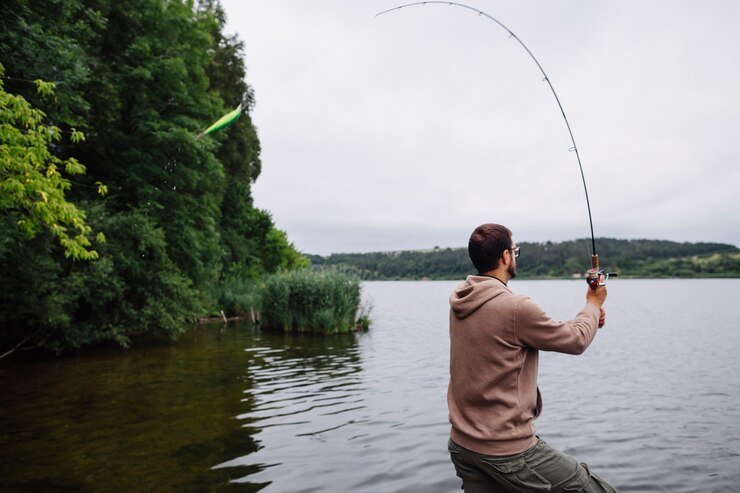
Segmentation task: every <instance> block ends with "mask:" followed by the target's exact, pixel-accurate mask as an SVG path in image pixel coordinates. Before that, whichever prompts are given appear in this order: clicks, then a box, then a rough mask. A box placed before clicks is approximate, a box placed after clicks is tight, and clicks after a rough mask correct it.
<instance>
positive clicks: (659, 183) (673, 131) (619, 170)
mask: <svg viewBox="0 0 740 493" xmlns="http://www.w3.org/2000/svg"><path fill="white" fill-rule="evenodd" d="M222 3H223V5H224V7H225V9H226V13H227V16H228V26H227V31H228V32H229V33H238V35H239V37H240V38H241V39H242V40H243V41H244V43H245V54H246V56H245V58H246V65H247V81H248V83H250V84H251V86H252V87H253V89H254V91H255V94H256V102H257V103H256V106H255V108H254V110H253V112H252V118H253V120H254V123H255V125H256V126H257V129H258V133H259V137H260V140H261V143H262V174H261V176H260V177H259V179H258V180H257V183H256V185H255V187H254V196H255V202H256V205H257V206H258V207H260V208H264V209H267V210H269V211H271V212H272V214H273V217H274V219H275V222H276V224H277V226H278V227H279V228H280V229H283V230H285V231H286V232H287V233H288V237H289V239H290V240H291V241H292V242H293V243H294V244H295V245H296V247H297V248H298V249H299V250H301V251H303V252H305V253H316V254H328V253H332V252H369V251H388V250H403V249H427V248H432V247H434V246H440V247H443V248H444V247H447V246H451V247H462V246H465V245H466V244H467V239H468V236H469V234H470V232H471V231H472V230H473V229H474V228H475V227H476V226H477V225H479V224H481V223H484V222H498V223H502V224H505V225H507V226H509V227H510V228H511V229H512V230H513V231H514V236H515V240H516V241H547V240H552V241H561V240H569V239H575V238H584V237H586V236H588V235H589V227H588V214H587V210H586V201H585V196H584V192H583V186H582V183H581V176H580V172H579V170H578V163H577V161H576V156H575V154H574V153H573V152H569V148H570V147H571V142H570V137H569V136H568V133H567V128H566V126H565V123H564V120H563V118H562V115H561V114H560V111H559V109H558V107H557V103H556V101H555V98H554V97H553V95H552V93H551V92H550V89H549V87H548V86H547V83H546V82H543V80H542V75H541V73H540V72H539V69H538V68H537V66H536V65H535V64H534V62H533V61H532V59H531V58H529V56H528V55H527V53H526V52H525V51H524V49H523V48H522V47H521V46H520V45H519V44H518V43H517V42H516V40H514V39H511V38H509V36H508V33H506V32H505V31H504V30H503V29H502V28H500V27H499V26H498V25H496V24H495V23H494V22H492V21H490V20H489V19H486V18H485V17H481V16H478V15H477V14H475V13H474V12H471V11H469V10H465V9H462V8H459V7H453V6H448V5H425V6H416V7H408V8H405V9H402V10H400V11H397V12H392V13H389V14H385V15H382V16H379V17H375V14H376V13H378V12H380V11H383V10H385V9H388V8H392V7H395V6H398V5H401V4H402V3H403V2H397V1H392V0H353V1H349V0H248V1H244V0H223V1H222ZM468 4H469V5H471V6H473V7H476V8H478V9H481V10H483V11H485V12H486V13H488V14H489V15H491V16H493V17H495V18H497V19H498V20H499V21H501V22H502V23H503V24H505V25H506V26H507V27H508V28H509V29H511V30H512V31H513V32H514V33H515V34H516V35H517V36H518V37H519V38H520V39H521V40H522V41H523V42H524V43H525V44H526V45H527V46H528V47H529V49H530V50H531V51H532V52H533V54H534V55H535V56H536V57H537V59H538V60H539V62H540V64H541V65H542V67H543V68H544V70H545V72H547V74H548V76H549V78H550V80H551V82H552V83H553V85H554V87H555V90H556V91H557V93H558V96H559V98H560V101H561V103H562V105H563V108H564V110H565V113H566V115H567V116H568V119H569V121H570V124H571V128H572V130H573V134H574V136H575V140H576V143H577V144H578V150H579V153H580V156H581V160H582V163H583V168H584V172H585V176H586V181H587V185H588V187H589V195H590V199H591V209H592V213H593V220H594V230H595V233H596V236H597V237H612V238H626V239H629V238H650V239H668V240H676V241H691V242H696V241H718V242H725V243H732V244H735V245H740V166H739V165H740V95H739V94H740V56H739V55H738V50H739V49H740V29H738V28H737V24H738V21H740V2H737V1H734V0H726V1H707V2H700V1H698V0H696V1H689V0H681V1H677V0H651V1H644V0H622V1H619V2H614V1H605V0H560V1H544V0H537V1H535V0H516V1H513V0H509V1H502V0H499V1H496V0H469V3H468ZM235 105H236V102H235ZM597 247H598V245H597Z"/></svg>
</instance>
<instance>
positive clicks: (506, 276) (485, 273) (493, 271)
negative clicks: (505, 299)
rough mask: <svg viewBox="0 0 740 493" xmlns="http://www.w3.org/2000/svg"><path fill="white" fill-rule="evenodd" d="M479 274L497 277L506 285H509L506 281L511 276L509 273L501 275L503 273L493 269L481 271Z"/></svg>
mask: <svg viewBox="0 0 740 493" xmlns="http://www.w3.org/2000/svg"><path fill="white" fill-rule="evenodd" d="M504 274H505V273H504ZM478 275H479V276H483V277H490V278H492V279H496V280H497V281H499V282H501V284H503V285H504V286H506V285H507V284H506V283H507V282H508V280H509V276H508V275H501V273H500V272H498V271H496V270H492V271H489V272H484V273H479V274H478Z"/></svg>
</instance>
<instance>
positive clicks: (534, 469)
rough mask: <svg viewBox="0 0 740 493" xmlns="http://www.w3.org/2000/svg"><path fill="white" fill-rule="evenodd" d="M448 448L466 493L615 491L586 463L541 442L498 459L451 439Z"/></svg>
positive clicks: (613, 492)
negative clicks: (520, 451)
mask: <svg viewBox="0 0 740 493" xmlns="http://www.w3.org/2000/svg"><path fill="white" fill-rule="evenodd" d="M448 449H449V451H450V456H451V458H452V463H453V464H454V465H455V470H456V471H457V475H458V476H459V477H460V479H462V481H463V486H462V488H463V489H464V490H465V491H466V493H484V492H485V493H525V492H541V491H549V492H552V493H559V492H584V493H615V492H617V490H616V489H615V488H614V487H612V486H611V485H610V484H609V483H607V482H606V481H604V480H603V479H601V478H600V477H598V476H597V475H595V474H594V473H592V472H591V471H589V469H588V466H587V465H586V464H579V463H578V461H576V460H575V459H574V458H573V457H571V456H569V455H566V454H564V453H562V452H560V451H558V450H555V449H553V448H551V447H550V446H549V445H548V444H547V443H545V442H543V441H542V440H540V441H539V442H538V443H537V445H535V446H534V447H532V448H530V449H529V450H526V451H524V452H522V453H521V454H516V455H508V456H500V457H499V456H493V455H482V454H478V453H475V452H473V451H471V450H467V449H465V448H463V447H461V446H460V445H458V444H456V443H455V442H453V441H452V440H450V441H449V444H448Z"/></svg>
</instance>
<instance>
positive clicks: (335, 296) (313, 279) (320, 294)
mask: <svg viewBox="0 0 740 493" xmlns="http://www.w3.org/2000/svg"><path fill="white" fill-rule="evenodd" d="M260 298H261V308H262V310H261V319H262V320H261V321H262V323H263V327H264V328H265V329H268V330H270V329H272V330H285V331H298V332H314V333H321V334H335V333H339V332H348V331H350V330H355V329H356V328H357V327H358V326H359V327H360V328H362V329H367V327H368V326H369V316H368V310H367V309H366V308H362V309H361V308H360V280H359V278H357V277H355V276H351V275H347V274H343V273H340V272H336V271H319V272H317V271H312V270H309V269H300V270H295V271H289V272H279V273H277V274H272V275H270V276H268V277H266V278H265V281H264V284H263V287H262V291H261V293H260Z"/></svg>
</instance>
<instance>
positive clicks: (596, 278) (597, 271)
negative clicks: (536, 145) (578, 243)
mask: <svg viewBox="0 0 740 493" xmlns="http://www.w3.org/2000/svg"><path fill="white" fill-rule="evenodd" d="M427 4H430V5H433V4H441V5H448V6H454V7H461V8H463V9H466V10H470V11H472V12H475V13H477V14H478V15H479V16H483V17H485V18H487V19H489V20H491V21H493V22H495V23H496V24H498V25H499V26H500V27H501V28H503V29H504V30H505V31H506V32H508V33H509V37H510V38H514V39H515V40H516V41H517V42H518V43H519V44H520V45H521V46H522V48H524V50H525V51H526V52H527V54H528V55H529V56H530V58H532V60H533V61H534V63H535V64H536V65H537V68H539V69H540V72H542V76H543V77H544V79H543V81H545V82H547V85H548V86H549V87H550V91H552V95H553V96H555V101H556V102H557V103H558V108H560V113H561V114H562V115H563V120H565V126H566V127H567V128H568V135H570V141H571V143H572V144H573V146H572V147H571V148H570V149H569V150H570V151H573V152H575V155H576V160H577V161H578V169H579V170H580V172H581V181H582V182H583V192H584V193H585V195H586V208H587V209H588V224H589V226H590V228H591V269H589V270H588V271H586V282H587V283H588V284H589V286H591V288H592V289H596V288H597V287H598V286H603V285H604V284H605V283H606V280H607V279H609V276H611V277H616V276H617V274H616V273H613V272H604V271H603V270H602V269H601V268H599V255H598V253H596V237H595V236H594V223H593V219H592V217H591V202H590V201H589V199H588V187H587V186H586V175H585V174H584V173H583V165H582V164H581V156H580V154H579V153H578V146H577V145H576V139H575V137H573V130H571V128H570V122H568V117H567V116H566V115H565V110H564V109H563V105H562V104H561V103H560V98H559V97H558V94H557V92H555V88H554V87H553V85H552V82H550V78H549V77H548V76H547V74H546V73H545V70H544V69H543V68H542V65H540V62H539V61H538V60H537V58H535V56H534V54H533V53H532V52H531V51H530V49H529V48H527V45H525V44H524V42H523V41H522V40H521V39H519V37H518V36H517V35H516V34H514V33H513V32H512V30H511V29H509V28H508V27H506V26H505V25H504V24H503V23H501V22H500V21H499V20H498V19H496V18H495V17H493V16H491V15H489V14H487V13H485V12H483V11H482V10H479V9H476V8H475V7H471V6H470V5H465V4H463V3H458V2H448V1H442V0H437V1H433V0H431V1H425V2H412V3H407V4H404V5H399V6H397V7H393V8H392V9H388V10H384V11H382V12H378V13H377V14H375V17H378V16H381V15H383V14H388V13H390V12H397V11H399V10H401V9H403V8H406V7H415V6H419V5H427ZM602 275H603V276H604V282H601V280H600V278H601V276H602Z"/></svg>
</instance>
